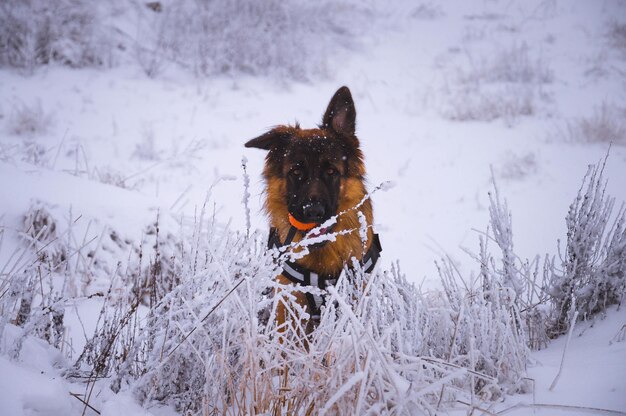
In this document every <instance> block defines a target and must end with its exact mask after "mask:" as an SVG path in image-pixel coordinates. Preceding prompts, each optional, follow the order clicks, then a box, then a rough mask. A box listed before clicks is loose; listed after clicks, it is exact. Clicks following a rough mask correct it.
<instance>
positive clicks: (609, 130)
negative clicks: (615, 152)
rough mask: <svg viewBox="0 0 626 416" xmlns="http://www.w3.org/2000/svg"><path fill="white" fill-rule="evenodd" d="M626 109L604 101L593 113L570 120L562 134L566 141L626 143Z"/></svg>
mask: <svg viewBox="0 0 626 416" xmlns="http://www.w3.org/2000/svg"><path fill="white" fill-rule="evenodd" d="M625 116H626V110H624V109H620V108H618V107H616V106H613V105H610V104H608V103H606V102H604V103H602V105H601V106H600V108H597V107H596V108H594V111H593V115H592V116H589V117H582V118H579V119H577V120H575V121H571V122H568V123H567V125H566V128H565V131H562V132H561V134H560V136H561V137H563V138H564V140H566V141H571V142H579V143H580V142H582V143H614V144H618V145H626V122H624V117H625Z"/></svg>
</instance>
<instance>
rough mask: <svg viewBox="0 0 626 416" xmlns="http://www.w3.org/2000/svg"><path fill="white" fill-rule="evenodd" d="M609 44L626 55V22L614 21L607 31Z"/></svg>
mask: <svg viewBox="0 0 626 416" xmlns="http://www.w3.org/2000/svg"><path fill="white" fill-rule="evenodd" d="M606 37H607V39H608V41H609V45H611V46H612V47H614V48H615V49H617V50H618V51H620V52H621V53H622V56H623V57H626V22H618V21H612V22H611V23H610V24H609V30H608V31H607V33H606Z"/></svg>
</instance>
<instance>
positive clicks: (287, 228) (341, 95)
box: [245, 87, 381, 333]
mask: <svg viewBox="0 0 626 416" xmlns="http://www.w3.org/2000/svg"><path fill="white" fill-rule="evenodd" d="M355 123H356V110H355V107H354V102H353V100H352V95H351V93H350V90H349V89H348V88H347V87H341V88H339V90H337V92H336V93H335V95H334V96H333V97H332V99H331V100H330V103H329V104H328V108H327V109H326V112H325V113H324V116H323V118H322V124H321V125H319V126H318V127H317V128H313V129H302V128H300V126H299V125H298V124H296V125H295V126H289V125H281V126H277V127H275V128H273V129H271V130H270V131H268V132H267V133H265V134H263V135H261V136H259V137H257V138H254V139H252V140H250V141H248V142H247V143H246V145H245V146H246V147H254V148H258V149H263V150H266V151H267V157H266V159H265V168H264V171H263V176H264V179H265V183H266V191H265V196H266V199H265V210H266V212H267V214H268V216H269V220H270V224H271V231H270V241H269V246H270V248H271V247H282V246H287V245H289V244H292V243H296V244H295V245H294V244H292V247H294V246H295V247H297V243H298V242H300V241H301V240H303V239H304V238H305V237H306V238H313V239H314V240H315V241H316V242H317V241H319V242H317V243H316V244H313V245H309V246H308V247H307V249H308V254H306V255H305V256H304V257H301V258H299V259H297V260H296V261H295V262H289V261H287V262H284V263H282V267H283V271H282V273H281V274H280V275H279V276H277V280H278V282H280V283H281V284H285V285H286V284H290V283H295V284H297V285H301V286H316V287H319V288H321V289H325V288H326V287H327V286H328V285H332V284H335V283H336V282H337V279H338V278H339V276H340V275H341V272H342V270H343V269H344V267H346V266H348V267H350V266H351V265H352V264H353V260H352V258H355V259H356V260H357V261H359V262H361V265H362V268H363V269H364V270H365V271H366V272H369V271H371V270H372V269H373V267H374V265H375V263H376V260H377V259H378V257H379V253H380V251H381V248H380V243H379V241H378V236H377V235H375V234H374V233H373V231H372V223H373V213H372V204H371V201H370V200H369V198H368V197H367V191H366V189H365V181H364V178H365V166H364V164H363V153H362V152H361V149H360V148H359V139H358V138H357V137H356V135H355V127H356V124H355ZM329 220H330V221H329ZM364 223H365V224H364ZM364 231H366V232H365V233H364ZM330 233H332V234H333V235H332V238H329V237H331V236H330V235H329V234H330ZM324 236H326V238H320V237H324ZM297 250H298V248H295V249H294V250H293V251H297ZM295 297H296V299H297V302H298V303H299V304H300V305H301V306H302V307H303V308H305V310H306V311H307V312H308V314H309V315H310V317H311V319H309V320H308V321H306V322H305V328H306V332H307V333H310V332H311V331H312V330H313V329H314V328H315V326H316V323H317V322H319V321H318V320H319V314H320V306H321V305H322V304H323V302H324V300H323V299H320V297H319V296H313V295H311V294H310V293H303V292H295ZM276 319H277V324H278V326H279V328H281V327H282V326H283V324H284V323H285V321H287V320H288V319H289V318H288V316H287V311H286V308H285V307H284V305H281V304H279V305H278V309H277V318H276Z"/></svg>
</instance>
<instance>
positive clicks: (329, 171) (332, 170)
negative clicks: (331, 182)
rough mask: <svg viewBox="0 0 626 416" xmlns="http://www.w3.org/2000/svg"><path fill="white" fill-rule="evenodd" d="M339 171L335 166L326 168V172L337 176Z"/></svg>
mask: <svg viewBox="0 0 626 416" xmlns="http://www.w3.org/2000/svg"><path fill="white" fill-rule="evenodd" d="M338 173H339V172H338V171H337V169H335V168H333V167H329V168H326V174H327V175H328V176H335V175H336V174H338Z"/></svg>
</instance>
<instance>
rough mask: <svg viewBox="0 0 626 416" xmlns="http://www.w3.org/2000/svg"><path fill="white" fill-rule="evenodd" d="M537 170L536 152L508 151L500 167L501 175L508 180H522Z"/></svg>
mask: <svg viewBox="0 0 626 416" xmlns="http://www.w3.org/2000/svg"><path fill="white" fill-rule="evenodd" d="M535 172H537V157H536V156H535V153H534V152H528V153H526V154H524V155H517V154H515V153H507V155H506V156H505V158H504V162H503V166H502V167H501V168H500V169H499V173H500V177H502V178H504V179H507V180H521V179H524V178H525V177H527V176H528V175H531V174H533V173H535Z"/></svg>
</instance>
